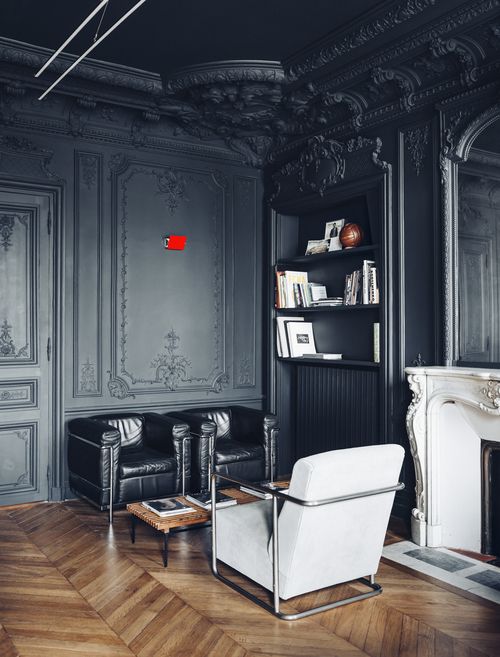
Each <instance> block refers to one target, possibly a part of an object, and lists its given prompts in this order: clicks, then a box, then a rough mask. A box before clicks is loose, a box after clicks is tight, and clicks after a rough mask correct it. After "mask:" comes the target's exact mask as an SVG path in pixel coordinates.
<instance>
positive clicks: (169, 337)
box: [151, 328, 191, 392]
mask: <svg viewBox="0 0 500 657" xmlns="http://www.w3.org/2000/svg"><path fill="white" fill-rule="evenodd" d="M165 340H166V342H165V347H164V350H163V352H162V353H160V354H158V355H157V356H156V358H154V359H153V360H152V361H151V367H152V368H153V369H154V370H155V374H156V378H155V380H156V381H158V382H159V381H162V382H163V384H164V385H165V387H166V388H167V390H169V391H170V392H174V391H175V390H177V388H178V385H179V383H181V382H186V381H188V371H189V368H190V367H191V361H190V360H188V359H187V358H186V357H185V356H183V355H182V354H178V353H177V350H178V349H179V342H180V340H181V339H180V337H179V336H178V335H177V333H176V332H175V330H174V329H173V328H171V329H170V331H169V332H168V333H167V334H166V336H165Z"/></svg>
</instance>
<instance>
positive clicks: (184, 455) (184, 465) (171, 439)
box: [144, 413, 191, 492]
mask: <svg viewBox="0 0 500 657" xmlns="http://www.w3.org/2000/svg"><path fill="white" fill-rule="evenodd" d="M144 422H145V429H146V432H145V443H146V445H147V446H148V447H152V448H153V449H156V450H158V451H159V452H163V453H165V454H169V455H171V456H174V457H175V460H176V463H177V471H176V488H177V490H178V491H182V492H184V491H185V490H189V486H190V481H191V441H190V437H191V436H190V433H189V426H188V425H187V424H186V423H185V422H179V421H178V420H176V419H175V418H172V417H167V416H165V415H161V414H160V413H144Z"/></svg>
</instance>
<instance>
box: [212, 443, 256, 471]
mask: <svg viewBox="0 0 500 657" xmlns="http://www.w3.org/2000/svg"><path fill="white" fill-rule="evenodd" d="M263 458H264V448H263V447H262V445H252V444H250V443H240V442H238V441H237V440H231V441H228V440H226V441H222V443H219V441H217V449H216V451H215V463H216V465H225V464H227V463H237V462H239V461H251V460H253V459H263Z"/></svg>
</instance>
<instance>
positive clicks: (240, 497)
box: [127, 488, 260, 568]
mask: <svg viewBox="0 0 500 657" xmlns="http://www.w3.org/2000/svg"><path fill="white" fill-rule="evenodd" d="M224 493H225V494H226V495H229V496H230V497H234V498H235V499H236V500H237V503H238V504H248V503H249V502H257V501H259V499H260V498H258V497H254V496H253V495H249V494H248V493H243V492H242V491H241V490H240V489H239V488H225V489H224ZM175 499H177V500H179V501H180V502H183V503H184V504H187V505H188V506H191V507H192V508H193V509H195V511H194V512H187V513H178V514H175V515H173V516H170V517H169V516H167V517H163V518H162V517H161V516H158V515H157V514H156V513H153V512H152V511H149V510H148V509H146V507H145V506H143V505H142V504H141V503H140V502H134V503H133V504H127V511H129V513H130V538H131V540H132V543H135V525H136V521H137V520H142V521H143V522H145V523H146V524H148V525H150V526H151V527H153V528H154V529H156V531H158V532H161V533H162V534H163V550H162V554H163V565H164V567H165V568H166V567H167V565H168V538H169V536H170V532H171V531H175V530H176V529H179V528H180V527H189V526H192V527H194V526H197V525H203V524H204V523H206V522H209V521H210V517H211V513H210V511H206V510H205V509H203V508H201V507H200V506H198V505H196V504H193V502H190V501H189V500H187V499H186V498H185V497H176V498H175Z"/></svg>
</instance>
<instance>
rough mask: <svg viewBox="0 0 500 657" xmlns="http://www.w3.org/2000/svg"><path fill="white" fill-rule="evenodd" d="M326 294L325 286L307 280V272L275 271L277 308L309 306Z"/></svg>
mask: <svg viewBox="0 0 500 657" xmlns="http://www.w3.org/2000/svg"><path fill="white" fill-rule="evenodd" d="M326 296H327V292H326V286H325V285H323V284H322V283H314V282H309V280H308V273H307V272H305V271H276V307H277V308H309V307H310V306H312V305H314V304H315V303H316V302H317V301H319V300H321V299H324V298H326Z"/></svg>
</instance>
